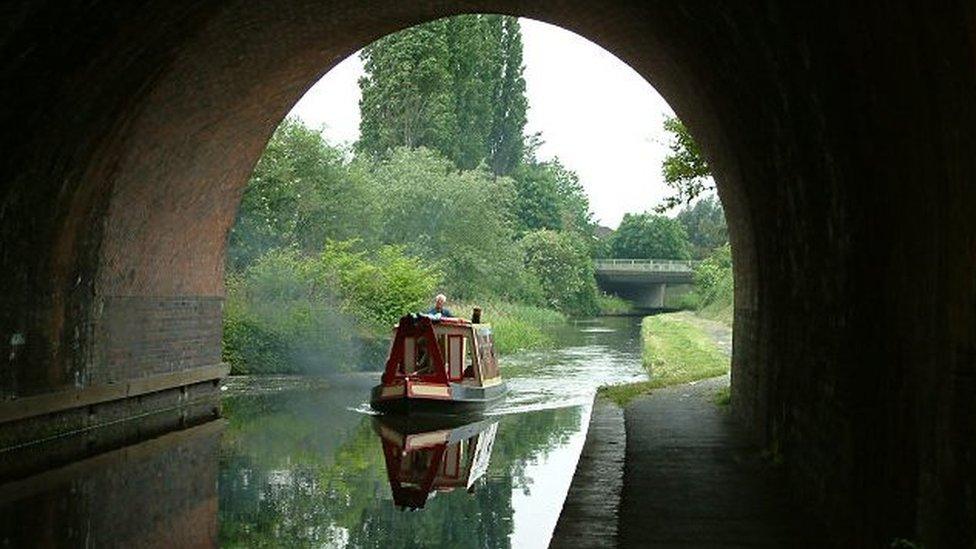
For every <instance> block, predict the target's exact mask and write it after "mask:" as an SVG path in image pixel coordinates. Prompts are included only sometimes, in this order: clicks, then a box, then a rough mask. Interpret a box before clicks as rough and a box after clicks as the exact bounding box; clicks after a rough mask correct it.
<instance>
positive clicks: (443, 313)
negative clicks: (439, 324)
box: [427, 307, 454, 318]
mask: <svg viewBox="0 0 976 549" xmlns="http://www.w3.org/2000/svg"><path fill="white" fill-rule="evenodd" d="M427 314H428V315H430V316H434V315H441V317H443V318H451V317H453V316H454V315H453V314H451V310H450V309H447V308H444V309H440V310H438V309H437V307H431V308H430V310H429V311H427Z"/></svg>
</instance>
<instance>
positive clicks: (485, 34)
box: [358, 15, 528, 175]
mask: <svg viewBox="0 0 976 549" xmlns="http://www.w3.org/2000/svg"><path fill="white" fill-rule="evenodd" d="M361 56H362V59H363V62H364V70H365V73H366V74H365V76H364V77H363V78H361V79H360V81H359V85H360V89H361V90H362V100H361V101H360V111H361V114H362V118H361V122H360V134H361V137H360V141H359V143H358V147H359V149H360V150H361V151H366V152H369V153H371V154H373V155H382V154H385V153H387V152H388V151H389V150H392V149H394V148H396V147H409V148H416V147H421V146H423V147H427V148H429V149H433V150H436V151H438V152H440V153H441V154H442V155H444V156H445V157H447V158H448V159H450V160H451V161H452V162H453V163H454V165H455V166H456V167H457V168H458V169H460V170H471V169H474V168H477V167H478V166H479V165H481V164H482V163H485V164H486V165H488V167H489V168H490V169H491V171H492V173H494V174H495V175H507V174H509V173H511V172H512V170H513V169H514V168H515V166H516V165H518V163H519V161H520V160H521V158H522V151H523V149H524V144H523V141H524V138H523V135H522V131H523V129H524V128H525V112H526V109H527V106H528V101H527V99H526V97H525V79H524V78H523V71H524V67H523V65H522V38H521V30H520V28H519V24H518V20H517V19H515V18H513V17H507V16H501V15H461V16H457V17H451V18H448V19H441V20H437V21H433V22H430V23H425V24H423V25H418V26H416V27H412V28H409V29H406V30H404V31H400V32H398V33H395V34H391V35H389V36H386V37H384V38H382V39H380V40H378V41H376V42H374V43H373V44H371V45H370V46H368V47H366V48H364V49H363V52H362V54H361Z"/></svg>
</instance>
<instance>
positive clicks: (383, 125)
mask: <svg viewBox="0 0 976 549" xmlns="http://www.w3.org/2000/svg"><path fill="white" fill-rule="evenodd" d="M447 21H448V20H445V19H440V20H437V21H432V22H430V23H426V24H424V25H418V26H416V27H411V28H409V29H406V30H403V31H400V32H397V33H394V34H391V35H388V36H385V37H383V38H380V39H379V40H377V41H376V42H373V43H372V44H370V45H369V46H366V47H365V48H363V50H362V53H361V54H360V56H361V58H362V60H363V69H364V71H365V76H363V77H362V78H360V79H359V87H360V90H361V91H362V99H360V102H359V110H360V112H361V114H362V117H361V120H360V126H359V130H360V139H359V143H358V147H359V149H360V150H362V151H366V152H370V153H374V154H382V153H384V152H386V151H387V150H389V149H392V148H394V147H399V146H404V147H420V146H426V147H430V148H434V149H437V150H440V151H442V152H443V153H444V154H446V155H448V156H451V157H454V156H456V146H455V142H454V137H455V135H456V134H457V124H458V121H457V114H456V105H455V98H454V91H453V89H452V88H453V86H454V81H453V77H452V71H451V66H450V61H451V56H450V53H451V44H450V43H449V41H448V33H447V27H448V22H447Z"/></svg>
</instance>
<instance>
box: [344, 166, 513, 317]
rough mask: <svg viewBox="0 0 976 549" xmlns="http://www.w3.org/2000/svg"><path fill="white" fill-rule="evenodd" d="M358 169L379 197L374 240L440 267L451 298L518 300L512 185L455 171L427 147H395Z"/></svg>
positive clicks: (485, 174) (476, 173)
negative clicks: (376, 234)
mask: <svg viewBox="0 0 976 549" xmlns="http://www.w3.org/2000/svg"><path fill="white" fill-rule="evenodd" d="M355 171H357V172H360V175H359V176H360V177H363V178H365V179H366V180H367V181H368V186H369V188H370V189H372V191H373V192H374V193H376V198H375V202H376V203H377V205H378V208H379V214H378V216H377V218H376V219H375V224H376V225H377V231H378V233H379V238H380V239H381V240H382V241H383V242H384V243H388V244H397V245H402V246H404V248H405V250H406V251H407V253H409V254H410V255H414V256H417V257H422V258H425V259H426V260H427V261H428V262H430V263H431V264H437V265H439V266H440V267H441V268H442V270H443V272H444V274H445V280H446V284H447V289H448V291H449V292H451V294H452V295H451V298H452V299H461V298H471V297H479V296H485V295H496V296H508V295H513V294H515V295H517V294H518V292H519V291H520V283H519V275H520V273H521V271H523V269H522V268H521V266H520V263H521V262H520V260H519V259H520V258H519V257H518V253H517V251H516V250H515V246H514V245H513V241H514V240H515V232H514V229H513V226H512V225H513V223H512V219H511V206H510V205H511V203H512V199H513V194H514V191H513V182H512V180H511V179H509V178H506V177H493V176H492V175H491V174H490V173H489V172H487V171H486V170H470V171H464V172H458V171H457V170H456V169H455V168H454V166H453V164H452V163H451V161H450V160H448V159H446V158H444V157H443V156H442V155H440V154H438V153H437V152H436V151H432V150H429V149H426V148H419V149H407V148H405V147H401V148H397V149H393V150H392V151H390V152H389V153H388V154H387V155H386V157H385V158H383V159H382V160H380V161H373V160H369V159H368V158H367V159H359V160H358V162H357V163H356V166H355Z"/></svg>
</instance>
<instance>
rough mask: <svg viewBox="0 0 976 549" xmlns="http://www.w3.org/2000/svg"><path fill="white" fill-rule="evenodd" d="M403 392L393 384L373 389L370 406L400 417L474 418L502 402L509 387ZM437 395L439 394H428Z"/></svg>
mask: <svg viewBox="0 0 976 549" xmlns="http://www.w3.org/2000/svg"><path fill="white" fill-rule="evenodd" d="M402 387H404V389H403V390H402V391H399V394H393V395H391V394H390V393H396V392H397V391H391V390H390V389H391V386H389V385H377V386H376V387H373V390H372V393H371V397H370V406H371V407H372V408H373V409H374V410H376V411H378V412H382V413H384V414H399V415H426V414H436V415H470V414H475V413H479V412H483V411H485V410H486V409H488V408H490V407H491V406H494V405H495V404H497V403H498V402H500V401H501V400H502V399H503V398H504V397H505V393H507V392H508V386H507V385H506V384H505V383H504V382H502V383H498V384H497V385H493V386H491V387H471V386H467V385H462V384H460V383H451V384H449V385H446V386H443V388H444V389H446V391H443V393H446V395H445V394H440V393H439V394H436V395H424V394H418V393H419V391H416V390H417V387H410V388H408V387H407V386H406V385H404V386H402ZM428 392H435V391H428Z"/></svg>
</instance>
